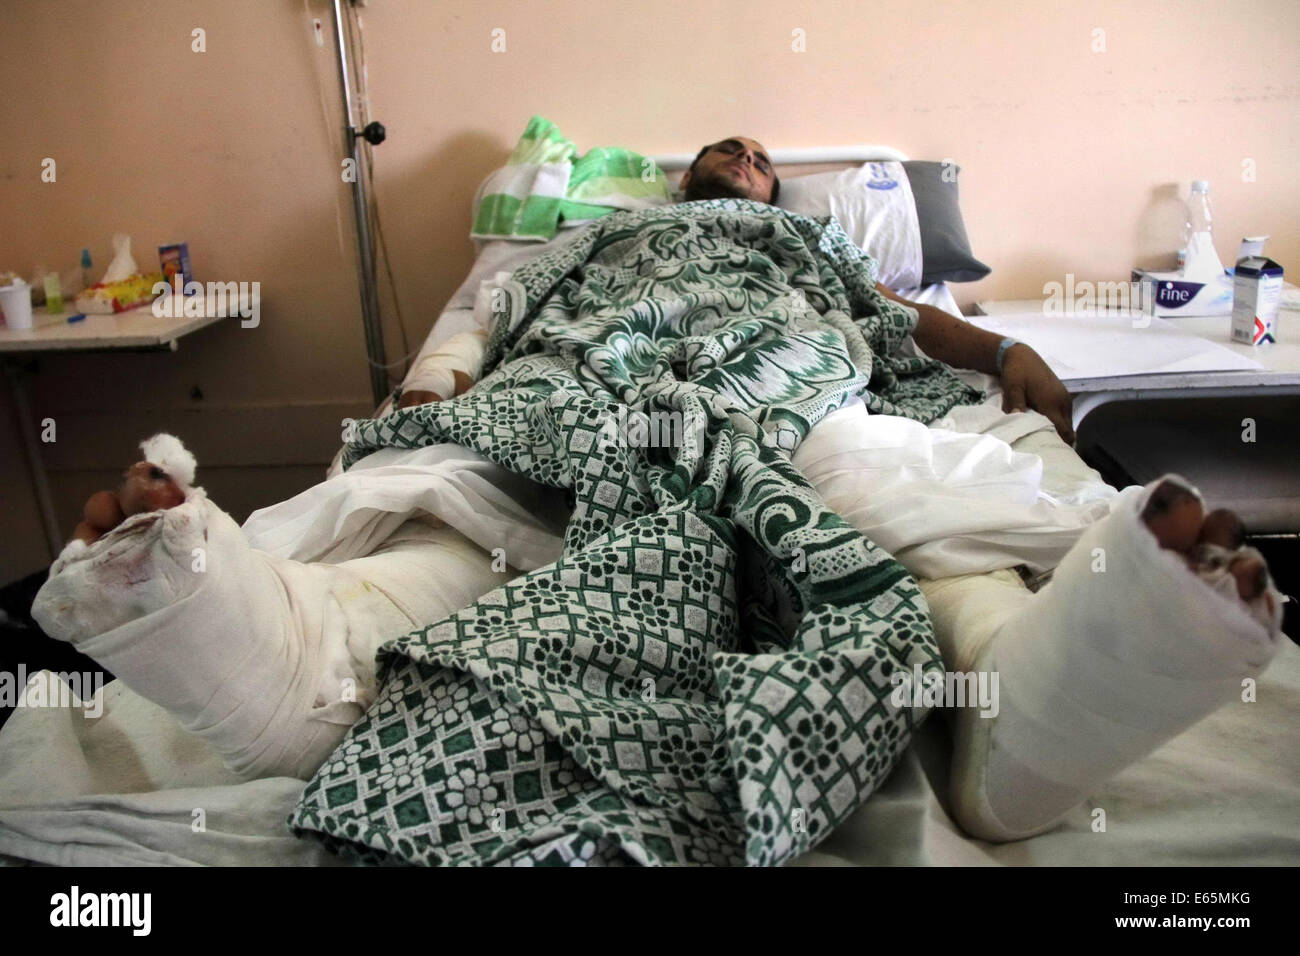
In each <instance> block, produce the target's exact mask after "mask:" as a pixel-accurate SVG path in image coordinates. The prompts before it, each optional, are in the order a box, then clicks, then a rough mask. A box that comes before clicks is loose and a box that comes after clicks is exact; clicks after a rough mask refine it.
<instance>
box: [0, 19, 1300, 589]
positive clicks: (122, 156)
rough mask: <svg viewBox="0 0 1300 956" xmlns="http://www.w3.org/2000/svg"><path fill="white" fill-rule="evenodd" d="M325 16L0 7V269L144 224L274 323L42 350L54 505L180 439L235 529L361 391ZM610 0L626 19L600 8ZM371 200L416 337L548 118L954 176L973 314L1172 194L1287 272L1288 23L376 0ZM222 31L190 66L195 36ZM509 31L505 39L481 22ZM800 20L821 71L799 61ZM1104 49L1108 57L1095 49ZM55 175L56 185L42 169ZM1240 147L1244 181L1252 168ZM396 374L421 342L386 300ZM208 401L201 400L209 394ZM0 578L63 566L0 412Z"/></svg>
mask: <svg viewBox="0 0 1300 956" xmlns="http://www.w3.org/2000/svg"><path fill="white" fill-rule="evenodd" d="M328 11H329V7H328V4H326V3H324V2H320V0H195V2H164V3H159V2H148V3H147V2H143V0H26V2H21V0H10V2H8V3H6V4H5V5H4V7H3V8H2V9H0V90H2V91H3V94H2V96H0V121H3V122H2V126H3V128H4V129H5V130H6V140H5V146H4V149H3V150H2V151H0V209H3V211H4V212H3V216H4V224H5V228H4V229H3V230H0V269H18V270H20V271H24V272H25V271H28V270H30V269H31V268H32V267H34V266H35V265H36V264H37V262H41V263H45V264H47V265H54V264H57V266H58V267H59V268H61V269H68V268H71V267H72V266H73V265H75V262H76V257H77V256H78V254H79V252H80V249H81V248H82V246H89V247H90V249H91V252H92V255H93V256H94V258H95V262H96V271H97V272H98V271H99V270H102V268H103V267H104V265H106V264H107V261H108V258H109V236H110V235H111V233H113V232H115V231H126V232H129V233H130V234H131V235H132V237H133V239H134V242H135V250H136V252H137V254H138V259H139V261H140V262H141V263H142V264H143V263H150V264H152V263H153V261H154V250H155V247H156V246H157V245H158V243H160V242H166V241H173V240H178V239H184V240H187V241H188V242H189V244H190V249H191V252H192V255H193V260H194V268H195V271H196V273H197V277H198V278H200V279H233V280H250V281H251V280H258V281H260V282H261V283H262V295H263V301H264V305H263V314H262V324H261V326H260V327H259V328H257V329H248V330H245V329H240V328H239V327H238V326H237V325H235V324H233V323H232V324H231V325H230V326H229V327H217V328H213V329H209V330H205V331H203V332H200V333H198V334H196V335H195V336H193V337H192V338H189V339H186V340H184V341H183V342H182V344H181V347H180V350H179V351H178V352H176V353H173V354H132V355H96V356H79V357H61V358H59V357H56V358H46V359H43V360H42V362H41V365H40V370H39V374H38V375H37V377H36V378H35V379H34V380H33V383H32V396H33V414H34V415H35V416H36V417H37V418H44V417H53V418H55V420H56V422H57V427H58V432H57V436H58V440H57V442H56V443H54V444H53V445H48V446H46V447H45V449H44V451H45V457H46V461H47V464H48V465H49V467H50V471H51V477H52V481H53V483H54V489H55V492H56V498H57V502H56V503H57V507H58V509H59V512H60V518H61V521H62V522H63V524H64V525H65V526H66V527H71V525H72V524H73V523H75V519H76V516H77V512H78V511H79V502H80V500H81V499H83V498H84V497H85V495H86V493H87V492H88V491H90V490H93V489H94V488H96V487H100V486H104V485H106V484H111V483H112V482H113V481H114V480H115V474H116V472H117V471H119V470H120V468H121V467H122V466H124V465H125V464H127V463H128V462H129V461H130V460H131V457H132V455H133V453H134V444H135V443H136V442H137V441H138V440H139V439H141V438H143V437H145V436H146V435H147V434H149V433H150V432H151V431H152V430H154V429H156V428H159V427H166V428H170V429H174V430H175V431H177V432H178V433H179V434H180V435H181V436H182V437H183V438H184V439H186V441H187V442H189V443H190V444H191V446H192V447H193V448H194V449H195V451H196V453H197V454H198V456H199V461H200V465H201V472H200V474H201V480H202V483H203V484H204V485H205V486H206V487H207V488H208V490H209V492H210V493H211V494H212V495H213V497H214V498H215V499H216V500H218V501H219V502H221V503H222V504H223V505H224V506H226V507H227V508H228V509H229V510H230V511H231V512H232V513H234V514H235V516H236V517H237V518H241V519H242V518H243V517H244V516H245V515H246V514H247V513H248V511H249V510H251V509H253V508H256V507H260V506H263V505H266V504H269V503H271V502H273V501H276V500H280V499H282V498H284V497H286V496H287V495H289V494H292V493H293V492H295V491H297V490H301V489H302V488H303V487H306V486H307V485H309V484H310V483H312V482H313V481H315V480H316V479H317V478H318V476H319V475H320V474H321V471H322V469H323V467H324V465H325V464H326V463H327V461H328V459H329V457H330V455H331V453H332V452H333V450H334V448H335V446H336V444H337V439H338V423H339V420H340V419H341V418H342V417H343V416H345V415H349V414H362V413H364V411H365V410H366V409H367V407H368V406H369V386H368V379H367V375H366V369H365V364H364V359H363V357H362V338H361V331H360V322H359V318H358V304H357V303H358V297H357V291H356V278H355V269H354V255H355V254H354V251H353V246H352V226H351V207H350V205H349V195H348V193H347V191H346V188H345V187H344V185H343V184H342V182H341V181H340V177H339V175H338V169H339V160H340V157H341V151H340V143H339V139H340V134H339V130H338V125H339V123H340V107H339V104H338V90H337V77H336V73H335V67H334V59H333V50H332V48H331V46H330V44H329V43H327V45H326V47H325V48H324V49H319V48H317V46H316V44H315V42H314V40H313V37H312V30H311V25H310V19H311V17H312V16H313V15H314V16H320V17H321V18H322V19H323V20H324V21H325V24H326V27H327V37H328V35H329V32H328V27H329V12H328ZM611 11H612V12H611ZM363 18H364V24H365V32H364V35H365V43H366V49H367V53H368V55H369V79H370V94H371V101H372V113H373V115H374V117H375V118H378V119H380V120H382V121H383V122H384V123H385V124H386V125H387V126H388V128H389V131H390V139H389V142H388V143H386V144H384V145H383V146H382V147H381V148H380V149H379V150H378V151H377V168H376V173H375V175H376V180H377V196H378V200H379V203H380V205H381V208H382V210H383V215H384V222H385V231H386V233H387V239H388V243H389V246H390V248H391V250H392V253H393V261H392V266H393V272H394V275H395V278H396V285H397V288H396V293H397V296H398V297H399V299H400V302H401V305H402V310H403V315H404V316H405V320H406V334H407V337H408V338H409V341H410V346H411V347H412V348H415V347H417V346H418V344H419V342H420V340H421V338H422V337H423V335H424V334H425V332H426V331H427V329H428V327H429V325H430V323H431V321H432V319H433V317H434V316H435V315H436V314H437V312H438V310H439V308H440V307H441V305H442V304H443V303H444V302H445V300H446V299H447V297H448V296H449V294H450V293H451V292H452V290H453V289H454V288H455V287H456V286H457V285H458V284H459V282H460V280H461V279H462V278H463V276H464V273H465V271H466V269H467V268H468V266H469V263H470V258H471V249H470V245H469V242H468V240H467V238H466V232H467V227H468V224H469V208H468V207H469V200H470V196H471V194H472V192H473V189H474V187H475V186H476V185H477V184H478V182H479V180H480V179H481V178H482V176H483V175H484V174H485V173H486V172H488V171H489V170H490V169H491V168H493V167H494V166H495V165H497V164H499V163H500V161H501V160H502V159H503V157H504V155H505V153H506V152H507V151H508V149H509V148H510V146H511V145H512V144H513V142H514V140H515V139H516V138H517V136H518V134H519V132H520V131H521V130H522V129H523V126H524V124H525V123H526V121H527V119H528V117H529V116H530V115H531V114H533V113H540V114H542V115H545V116H547V117H549V118H550V119H553V120H555V121H556V122H557V123H558V124H559V126H560V128H561V129H562V130H563V131H564V132H565V133H566V134H567V135H568V136H569V137H570V138H571V139H573V140H574V141H575V142H576V143H577V144H578V146H579V148H580V149H586V148H588V147H591V146H597V145H607V144H619V145H626V146H629V147H631V148H634V149H639V150H641V151H643V152H647V153H650V152H663V151H682V150H688V149H693V148H696V147H697V146H698V145H700V144H701V143H703V142H706V141H709V140H712V139H716V138H718V137H720V136H723V135H727V134H731V133H741V134H745V135H750V136H754V137H756V138H758V139H760V140H762V141H763V142H764V143H765V144H767V145H768V146H770V147H776V146H810V145H818V144H841V143H851V142H876V143H888V144H892V145H895V146H897V147H899V148H901V149H903V150H905V151H906V152H908V153H909V154H910V155H911V156H913V157H915V158H918V159H920V158H926V159H943V158H948V157H951V158H954V159H956V160H957V161H958V162H959V163H960V164H961V165H962V167H963V170H964V171H963V179H962V201H963V208H964V210H965V214H966V221H967V224H968V227H969V230H970V234H971V241H972V243H973V245H974V248H975V252H976V254H977V255H978V256H980V257H981V258H982V259H984V260H985V261H986V262H988V263H989V264H990V265H991V266H993V270H994V271H993V274H992V275H991V276H990V277H989V278H987V279H985V280H984V281H982V282H979V283H974V284H967V285H964V286H958V287H956V290H955V291H956V292H957V297H958V300H959V301H960V302H961V303H962V304H963V305H966V304H969V303H971V302H973V301H975V300H976V299H980V298H987V297H1012V296H1017V297H1022V296H1031V295H1035V294H1038V293H1040V292H1041V289H1042V285H1043V283H1044V282H1046V281H1049V280H1053V279H1056V280H1060V279H1063V277H1064V274H1065V273H1066V272H1073V273H1074V274H1075V275H1076V276H1077V277H1079V278H1081V279H1082V278H1091V279H1114V278H1125V277H1126V276H1127V272H1128V269H1129V267H1130V266H1132V265H1133V264H1134V263H1135V262H1140V263H1143V264H1165V263H1167V262H1168V261H1169V258H1170V257H1169V252H1168V243H1167V241H1166V240H1164V239H1162V238H1161V237H1159V236H1157V235H1154V234H1153V233H1152V231H1151V223H1152V222H1153V221H1154V220H1153V212H1154V207H1153V206H1152V205H1151V203H1152V199H1153V197H1154V196H1156V195H1157V194H1158V193H1159V190H1160V189H1161V188H1162V187H1165V186H1166V185H1167V184H1170V183H1176V184H1178V188H1179V190H1180V191H1183V192H1185V191H1186V188H1187V181H1188V180H1190V179H1192V178H1197V177H1200V178H1207V179H1209V180H1211V182H1212V194H1213V197H1214V201H1215V205H1216V212H1217V215H1218V222H1217V229H1218V238H1219V249H1220V253H1221V254H1222V255H1223V256H1225V257H1228V256H1230V255H1231V254H1232V251H1233V250H1234V248H1235V243H1236V239H1237V238H1238V237H1239V236H1241V235H1243V234H1246V233H1271V234H1272V236H1273V241H1272V243H1271V245H1270V251H1271V253H1272V254H1273V255H1274V257H1275V258H1277V259H1278V260H1279V261H1281V262H1282V263H1283V264H1284V265H1287V266H1290V267H1291V268H1292V269H1293V270H1296V271H1300V235H1298V234H1297V230H1296V229H1295V227H1294V224H1295V223H1296V222H1297V220H1300V190H1297V189H1296V188H1295V186H1294V184H1293V183H1292V181H1291V178H1290V177H1291V176H1293V175H1294V173H1295V171H1296V169H1297V168H1298V166H1300V164H1298V163H1297V160H1300V142H1298V139H1297V132H1298V131H1300V124H1298V123H1297V115H1300V112H1298V110H1297V107H1298V106H1300V62H1298V59H1297V57H1296V56H1295V50H1296V48H1297V41H1300V5H1298V4H1295V3H1294V2H1292V0H1273V2H1265V0H1257V2H1228V0H1212V2H1190V0H1185V2H1155V0H1151V2H1123V0H1115V2H1101V0H1093V2H1073V3H1069V4H1064V3H1057V2H1042V3H1030V2H1020V0H990V2H981V3H975V2H962V3H958V2H951V3H942V2H930V3H921V2H906V0H890V2H879V3H864V2H861V0H853V2H849V0H845V2H815V0H813V2H798V3H795V2H788V0H748V2H731V0H727V2H718V0H693V2H680V0H667V2H657V3H653V4H652V3H635V4H634V3H622V2H618V0H604V2H600V3H595V2H583V0H570V2H530V3H520V2H489V0H482V2H480V0H476V2H468V0H466V2H449V0H448V2H437V3H434V2H418V0H371V3H370V5H369V6H368V7H366V8H365V10H364V11H363ZM195 27H202V28H203V29H205V30H206V33H207V52H206V53H194V52H191V49H190V44H191V39H190V31H191V30H192V29H194V28H195ZM495 27H501V28H503V29H505V31H506V46H507V50H506V52H505V53H492V52H491V50H490V42H491V36H490V31H491V30H492V29H493V28H495ZM796 29H799V30H803V31H804V32H805V35H806V47H807V49H806V52H803V53H796V52H794V51H793V50H792V49H791V41H792V31H794V30H796ZM1097 29H1100V30H1103V31H1104V42H1105V52H1093V51H1092V46H1093V44H1094V42H1095V38H1096V34H1095V33H1094V31H1095V30H1097ZM46 156H50V157H53V158H55V159H56V161H57V163H58V181H57V182H56V183H54V184H45V183H42V182H41V181H40V178H39V173H40V163H41V160H42V159H43V158H44V157H46ZM1246 160H1252V161H1253V164H1254V168H1255V171H1256V181H1254V182H1247V181H1244V180H1243V176H1242V170H1243V162H1244V161H1246ZM384 302H385V315H386V317H387V321H388V348H389V352H390V358H392V359H396V358H399V357H400V356H401V355H402V354H403V350H402V347H401V339H400V335H399V333H398V328H397V324H396V321H395V318H394V313H393V309H392V305H391V298H390V296H389V293H388V291H387V287H385V296H384ZM195 387H197V388H198V389H199V390H200V391H201V393H202V396H203V397H202V399H197V398H193V397H192V392H193V390H194V388H195ZM0 401H2V402H3V406H4V407H3V408H0V454H2V455H3V461H4V466H3V469H2V471H0V495H2V496H3V501H4V504H5V507H4V509H3V517H0V542H3V547H0V580H8V579H9V578H12V577H14V576H16V575H18V574H20V573H24V572H26V571H30V570H34V569H36V568H38V567H40V566H41V565H42V564H43V563H44V562H45V560H46V556H45V554H44V549H43V546H42V543H41V538H40V535H39V525H38V524H37V522H36V518H35V507H34V502H33V501H32V499H31V496H30V491H29V486H28V483H27V476H26V472H25V469H24V468H23V466H22V463H21V458H20V455H19V446H18V443H17V433H16V428H15V425H14V419H13V410H12V408H11V407H10V405H9V401H8V396H7V395H5V396H4V398H3V399H0Z"/></svg>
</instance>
